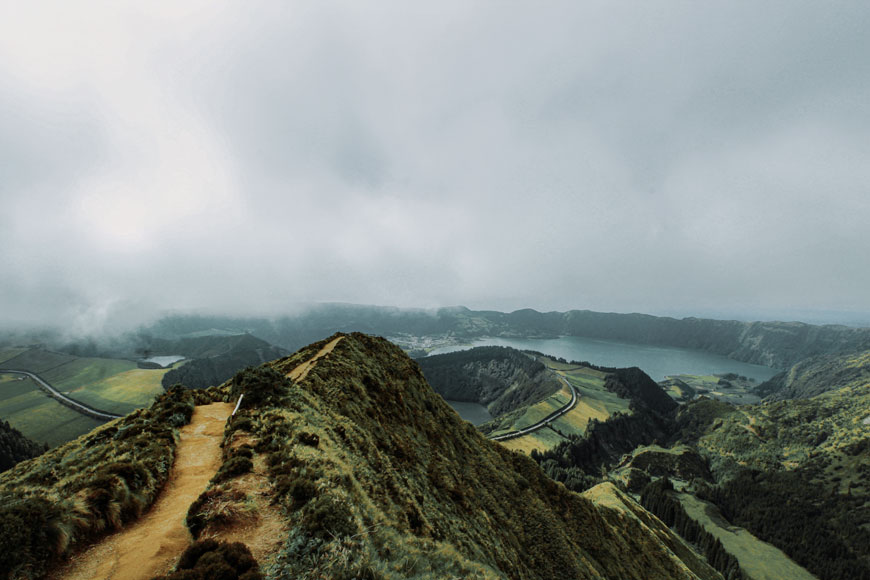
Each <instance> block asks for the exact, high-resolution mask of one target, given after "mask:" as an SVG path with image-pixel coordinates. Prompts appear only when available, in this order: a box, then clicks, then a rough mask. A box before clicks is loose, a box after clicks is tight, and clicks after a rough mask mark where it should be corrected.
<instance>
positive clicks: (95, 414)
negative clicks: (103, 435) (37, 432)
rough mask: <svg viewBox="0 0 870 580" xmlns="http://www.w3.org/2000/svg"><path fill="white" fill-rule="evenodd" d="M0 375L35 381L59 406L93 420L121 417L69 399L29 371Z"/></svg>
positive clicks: (4, 371) (1, 371) (1, 370)
mask: <svg viewBox="0 0 870 580" xmlns="http://www.w3.org/2000/svg"><path fill="white" fill-rule="evenodd" d="M0 373H10V374H15V375H25V376H28V377H30V378H31V379H33V380H34V381H36V384H37V385H39V388H41V389H42V390H43V391H45V392H46V393H48V396H49V397H51V398H53V399H56V400H57V401H58V402H59V403H60V404H62V405H65V406H67V407H69V408H70V409H72V410H74V411H78V412H79V413H81V414H82V415H87V416H88V417H91V418H94V419H100V420H103V421H109V420H111V419H118V418H119V417H123V415H115V414H114V413H107V412H106V411H101V410H99V409H94V408H93V407H89V406H88V405H85V404H84V403H80V402H79V401H76V400H75V399H70V398H69V397H67V396H66V395H64V394H63V393H61V392H60V391H58V390H57V389H55V388H54V387H52V386H51V385H50V384H48V383H47V382H46V381H45V380H44V379H42V378H41V377H40V376H39V375H35V374H33V373H31V372H30V371H14V370H10V369H0Z"/></svg>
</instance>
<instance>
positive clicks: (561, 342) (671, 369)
mask: <svg viewBox="0 0 870 580" xmlns="http://www.w3.org/2000/svg"><path fill="white" fill-rule="evenodd" d="M474 346H510V347H513V348H516V349H520V350H536V351H538V352H542V353H544V354H548V355H551V356H556V357H561V358H564V359H565V360H569V361H572V360H574V361H586V362H590V363H592V364H595V365H599V366H604V367H617V368H619V367H639V368H641V369H642V370H643V371H644V372H645V373H646V374H648V375H649V376H650V377H652V378H653V380H655V381H661V380H663V379H664V378H665V377H666V376H668V375H679V374H687V375H713V374H720V373H736V374H738V375H742V376H745V377H749V378H753V379H755V380H756V381H757V382H759V383H761V382H764V381H766V380H767V379H769V378H771V377H773V376H774V375H775V374H777V373H779V372H780V371H779V369H773V368H770V367H765V366H761V365H753V364H749V363H745V362H740V361H736V360H734V359H730V358H728V357H725V356H722V355H718V354H712V353H709V352H704V351H701V350H692V349H688V348H677V347H672V346H649V345H644V344H630V343H625V342H616V341H612V340H599V339H595V338H583V337H579V336H563V337H561V338H482V339H478V340H475V341H474V342H473V343H472V344H471V345H464V346H446V347H442V348H437V349H435V350H433V351H432V352H431V353H430V356H431V355H433V354H444V353H447V352H454V351H457V350H465V349H468V348H471V347H474ZM451 404H452V403H451ZM463 404H464V403H463Z"/></svg>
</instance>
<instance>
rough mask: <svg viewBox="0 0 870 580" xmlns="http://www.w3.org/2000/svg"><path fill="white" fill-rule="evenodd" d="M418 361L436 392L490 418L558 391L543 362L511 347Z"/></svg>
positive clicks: (452, 354) (477, 350)
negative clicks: (477, 408)
mask: <svg viewBox="0 0 870 580" xmlns="http://www.w3.org/2000/svg"><path fill="white" fill-rule="evenodd" d="M417 362H418V363H419V365H420V368H421V369H422V370H423V374H424V375H425V377H426V380H427V381H428V382H429V384H430V385H431V386H432V388H433V389H435V392H436V393H438V394H439V395H441V396H442V397H444V398H445V399H448V400H453V401H468V402H474V403H480V404H481V405H486V406H487V408H488V409H489V412H490V413H491V414H492V415H493V416H498V415H502V414H504V413H509V412H510V411H513V410H514V409H518V408H520V407H522V406H525V405H530V404H532V403H536V402H538V401H540V400H542V399H545V398H546V397H548V396H550V395H552V394H553V393H555V392H556V391H558V390H559V389H560V388H561V385H560V384H559V380H558V379H557V378H556V377H555V375H553V373H550V372H547V369H546V367H545V366H544V365H543V364H542V363H540V362H538V361H536V360H534V359H533V358H532V357H530V356H528V355H526V354H523V353H522V352H520V351H518V350H515V349H511V348H505V347H498V346H491V347H478V348H473V349H470V350H467V351H459V352H452V353H448V354H442V355H435V356H431V357H425V358H422V359H419V360H418V361H417Z"/></svg>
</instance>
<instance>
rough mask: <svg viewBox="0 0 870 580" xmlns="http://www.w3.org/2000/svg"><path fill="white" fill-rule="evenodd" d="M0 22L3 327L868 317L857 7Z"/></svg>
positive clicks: (869, 245)
mask: <svg viewBox="0 0 870 580" xmlns="http://www.w3.org/2000/svg"><path fill="white" fill-rule="evenodd" d="M17 10H19V11H20V13H19V14H16V15H15V16H16V17H15V18H12V19H4V21H5V24H3V25H0V27H2V28H3V30H0V32H3V33H5V34H0V36H2V37H3V38H4V40H2V41H0V42H2V43H4V44H3V45H2V48H3V49H4V50H2V51H0V54H2V55H5V56H3V57H0V74H2V77H0V78H2V79H3V80H2V89H3V90H2V93H0V104H2V105H3V107H2V111H3V113H0V115H2V116H0V155H2V165H0V171H2V173H0V176H2V178H0V196H2V200H3V205H4V208H5V210H6V211H5V212H4V213H3V215H0V228H2V229H0V243H2V244H3V247H4V248H6V249H7V251H6V252H4V254H3V257H2V258H0V268H2V269H3V271H4V278H5V280H6V283H4V285H3V287H2V289H0V303H2V304H4V309H3V310H4V317H3V318H4V319H5V320H6V321H7V322H8V321H15V320H19V321H24V320H31V319H41V318H42V319H51V318H55V317H67V318H70V317H72V318H76V319H78V320H82V321H84V322H82V324H86V325H87V324H96V323H99V321H100V320H101V319H102V318H103V317H105V316H107V315H108V313H111V312H119V311H120V312H125V313H128V314H129V313H130V312H140V313H142V315H147V314H150V313H152V312H155V311H157V310H160V309H166V308H175V309H185V308H211V309H225V310H230V311H237V312H270V311H279V310H281V309H282V308H286V307H287V305H289V304H291V303H293V302H298V301H318V300H323V301H329V300H339V301H350V302H365V303H378V304H398V305H408V306H412V305H413V306H432V305H446V304H458V303H462V304H468V305H472V306H478V307H487V306H489V307H494V308H502V309H511V308H520V307H525V306H531V307H536V308H559V309H564V308H572V307H577V308H584V307H588V308H593V309H605V310H640V311H669V312H682V313H685V314H691V313H693V312H704V311H712V310H721V311H727V310H730V311H733V312H739V311H740V310H741V309H752V310H754V311H764V310H765V309H768V310H777V311H783V310H788V309H790V308H793V309H800V310H825V309H839V310H857V311H865V312H866V311H868V310H870V304H868V301H867V298H866V296H867V292H866V290H867V288H870V273H868V272H870V269H868V268H866V267H864V266H865V265H866V262H867V258H866V257H867V255H868V252H870V234H868V232H867V228H866V224H867V223H868V221H870V220H868V218H870V195H868V193H870V192H868V185H867V184H868V183H870V164H868V163H867V159H870V139H868V138H867V137H868V132H870V105H868V104H867V103H868V102H870V100H868V99H867V98H866V96H867V95H868V94H870V61H868V59H866V57H865V55H866V54H867V52H868V48H870V47H868V46H867V45H868V41H867V40H866V35H865V34H864V32H863V31H865V30H867V25H868V24H870V22H868V19H870V18H868V15H870V9H868V8H867V7H866V5H865V3H861V2H854V3H838V4H837V5H836V7H835V8H831V7H828V6H822V5H821V4H818V3H811V2H804V3H801V2H765V3H757V2H754V3H749V2H745V3H740V2H731V3H721V4H720V5H715V6H711V5H707V4H705V5H700V4H688V3H677V2H671V3H655V4H653V3H645V2H637V3H628V4H625V3H624V4H620V5H619V6H618V7H614V6H613V5H612V3H582V5H578V4H577V3H569V2H564V3H563V2H552V3H534V4H532V3H528V4H521V3H510V4H504V3H501V2H493V3H438V5H437V7H436V6H434V5H433V6H431V7H426V8H418V7H414V8H412V7H409V6H407V5H406V3H386V2H378V3H374V4H372V3H368V4H367V5H357V4H354V3H348V4H346V5H338V4H332V5H330V6H325V5H323V3H301V2H300V3H293V4H292V5H288V4H287V3H272V4H270V3H264V4H258V5H257V7H256V8H252V7H251V6H239V5H233V4H231V3H229V4H224V5H220V4H213V3H208V4H206V3H203V4H201V5H197V4H189V5H187V6H186V7H185V9H184V11H183V12H179V11H178V9H177V8H175V7H173V6H171V5H166V6H161V5H159V4H157V5H154V6H152V7H149V8H142V9H137V10H132V9H120V8H117V7H108V6H105V5H100V6H98V5H93V6H91V7H90V10H84V11H82V10H79V11H76V12H75V13H67V14H58V13H56V12H54V11H50V10H47V9H46V8H45V7H36V8H33V9H28V8H20V9H17Z"/></svg>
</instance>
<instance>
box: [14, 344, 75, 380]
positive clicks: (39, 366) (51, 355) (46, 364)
mask: <svg viewBox="0 0 870 580" xmlns="http://www.w3.org/2000/svg"><path fill="white" fill-rule="evenodd" d="M74 360H76V357H74V356H72V355H68V354H61V353H58V352H51V351H48V350H42V349H38V348H30V349H27V350H24V351H22V352H21V353H19V354H18V355H16V356H14V357H11V358H9V359H6V360H5V361H3V362H2V363H0V366H2V368H7V369H16V370H22V371H30V372H32V373H37V374H40V375H41V374H42V373H43V372H45V371H48V370H51V369H53V368H55V367H59V366H61V365H64V364H67V363H69V362H71V361H74Z"/></svg>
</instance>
